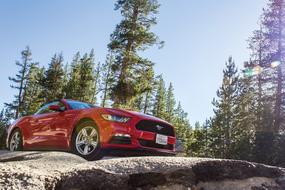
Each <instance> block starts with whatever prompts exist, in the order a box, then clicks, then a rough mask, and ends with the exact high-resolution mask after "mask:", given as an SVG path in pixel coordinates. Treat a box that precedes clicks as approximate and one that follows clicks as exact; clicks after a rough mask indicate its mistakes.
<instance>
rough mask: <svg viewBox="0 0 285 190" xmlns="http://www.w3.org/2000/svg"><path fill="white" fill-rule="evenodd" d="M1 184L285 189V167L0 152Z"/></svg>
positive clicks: (78, 189) (60, 188)
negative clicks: (97, 158)
mask: <svg viewBox="0 0 285 190" xmlns="http://www.w3.org/2000/svg"><path fill="white" fill-rule="evenodd" d="M0 171H1V172H0V189H1V190H2V189H13V190H14V189H37V190H40V189H48V190H67V189H68V190H69V189H73V190H91V189H104V190H105V189H107V190H108V189H112V190H113V189H122V190H123V189H141V190H144V189H146V190H147V189H150V190H167V189H175V190H184V189H185V190H284V189H285V170H284V169H283V168H278V167H272V166H267V165H263V164H257V163H250V162H246V161H238V160H221V159H208V158H185V157H131V158H113V159H105V160H100V161H92V162H87V161H86V160H84V159H82V158H80V157H78V156H76V155H73V154H69V153H64V152H13V153H10V152H5V153H2V154H1V153H0Z"/></svg>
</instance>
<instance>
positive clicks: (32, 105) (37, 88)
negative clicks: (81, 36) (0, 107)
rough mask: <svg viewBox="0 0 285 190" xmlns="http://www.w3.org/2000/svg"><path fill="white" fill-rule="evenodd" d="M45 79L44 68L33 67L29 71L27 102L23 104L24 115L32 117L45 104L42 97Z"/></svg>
mask: <svg viewBox="0 0 285 190" xmlns="http://www.w3.org/2000/svg"><path fill="white" fill-rule="evenodd" d="M43 79H44V68H39V67H37V66H33V67H32V68H31V69H30V71H29V78H28V81H27V88H26V93H25V94H26V96H25V102H24V103H23V113H22V115H31V114H33V113H35V112H36V111H37V110H38V108H39V107H40V106H41V105H42V104H43V103H44V99H43V98H42V97H41V93H42V91H43V88H42V85H41V82H40V81H42V80H43Z"/></svg>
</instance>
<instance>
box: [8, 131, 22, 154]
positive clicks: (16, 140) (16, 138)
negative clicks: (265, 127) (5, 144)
mask: <svg viewBox="0 0 285 190" xmlns="http://www.w3.org/2000/svg"><path fill="white" fill-rule="evenodd" d="M20 143H21V134H20V132H19V131H15V132H14V133H13V135H12V137H11V140H10V151H16V150H19V148H20Z"/></svg>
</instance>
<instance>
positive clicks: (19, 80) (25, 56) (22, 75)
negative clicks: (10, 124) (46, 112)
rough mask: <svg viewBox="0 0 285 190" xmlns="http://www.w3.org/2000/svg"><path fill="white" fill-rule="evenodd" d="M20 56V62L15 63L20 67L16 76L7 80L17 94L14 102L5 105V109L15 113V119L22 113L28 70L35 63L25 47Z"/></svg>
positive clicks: (29, 51)
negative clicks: (10, 82)
mask: <svg viewBox="0 0 285 190" xmlns="http://www.w3.org/2000/svg"><path fill="white" fill-rule="evenodd" d="M21 55H22V61H21V62H19V61H17V62H16V65H17V66H19V67H20V70H19V71H18V74H16V76H15V77H13V78H12V77H9V80H10V81H12V82H13V83H15V85H11V88H14V89H17V91H18V93H17V95H15V100H14V101H13V102H12V103H6V104H5V105H6V107H8V108H9V109H10V110H11V111H14V112H15V116H14V117H15V118H18V117H19V116H21V113H22V112H23V106H24V102H25V96H26V88H27V81H28V78H29V73H30V69H31V68H32V67H34V66H35V65H36V63H33V62H32V58H31V56H32V53H31V50H30V48H29V47H26V49H25V50H23V51H22V52H21Z"/></svg>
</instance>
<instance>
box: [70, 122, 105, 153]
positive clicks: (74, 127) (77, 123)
mask: <svg viewBox="0 0 285 190" xmlns="http://www.w3.org/2000/svg"><path fill="white" fill-rule="evenodd" d="M88 121H89V122H93V123H94V124H95V125H96V127H97V130H98V131H99V135H100V128H99V126H98V124H97V123H96V121H95V120H94V119H92V118H91V117H83V118H81V119H79V120H78V121H77V122H75V124H74V125H73V128H72V131H71V133H70V135H69V147H70V148H71V146H72V135H73V133H74V131H75V130H76V127H77V126H78V125H80V124H81V123H84V122H88Z"/></svg>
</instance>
